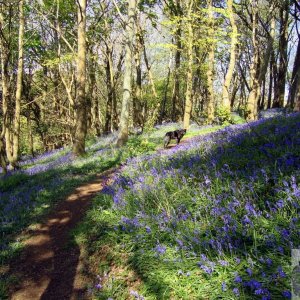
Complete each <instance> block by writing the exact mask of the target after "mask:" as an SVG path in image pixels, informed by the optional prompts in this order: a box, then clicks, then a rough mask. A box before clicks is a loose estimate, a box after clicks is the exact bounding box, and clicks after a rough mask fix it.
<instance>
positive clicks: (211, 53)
mask: <svg viewBox="0 0 300 300" xmlns="http://www.w3.org/2000/svg"><path fill="white" fill-rule="evenodd" d="M207 9H208V37H209V39H210V40H211V41H209V50H208V66H207V72H206V75H207V123H208V124H211V123H212V121H213V119H214V114H215V99H214V86H213V84H214V61H215V42H214V19H213V18H214V16H213V10H212V0H207Z"/></svg>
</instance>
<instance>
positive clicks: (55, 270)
mask: <svg viewBox="0 0 300 300" xmlns="http://www.w3.org/2000/svg"><path fill="white" fill-rule="evenodd" d="M189 139H190V138H186V139H184V140H183V141H181V143H180V144H184V143H186V142H187V141H188V140H189ZM174 146H175V144H171V145H169V146H168V147H167V149H159V150H158V152H160V153H161V152H165V151H168V150H169V149H171V148H173V147H174ZM117 170H119V167H115V168H111V169H109V170H107V171H104V172H103V173H101V174H99V175H97V176H96V179H95V180H93V181H91V182H88V183H85V184H83V185H81V186H79V187H77V188H76V189H75V190H74V192H72V193H71V194H70V195H69V196H68V197H67V198H66V199H65V200H63V201H61V202H60V203H59V204H58V205H57V206H56V207H55V208H54V210H53V211H52V212H51V213H50V214H49V215H48V216H46V217H45V218H44V220H45V221H43V222H41V223H39V224H35V225H34V227H31V228H29V229H28V230H26V231H25V233H23V235H24V234H25V235H26V236H28V239H27V240H25V242H24V250H23V252H22V254H21V256H20V257H19V259H15V260H14V261H13V263H12V264H11V265H10V270H9V273H10V276H11V278H13V285H11V287H10V291H9V294H10V295H9V299H12V300H28V299H30V300H35V299H36V300H38V299H41V300H52V299H53V300H58V299H74V300H75V299H89V298H90V297H89V295H88V291H87V286H88V285H92V284H93V281H94V280H95V277H96V274H90V272H89V271H88V272H86V271H85V269H86V267H87V266H85V264H84V252H85V251H84V249H80V247H79V246H78V245H77V244H76V243H72V241H71V240H70V233H71V231H72V230H73V229H74V228H75V227H76V226H77V225H78V224H79V223H80V222H81V221H82V220H83V218H84V215H85V213H86V211H87V210H88V208H89V206H90V203H91V200H92V198H93V197H94V196H95V195H96V194H98V193H99V192H101V190H102V189H103V188H104V187H105V186H107V185H109V184H111V183H112V181H113V179H112V178H113V176H114V175H115V173H116V171H117ZM87 274H90V275H91V276H89V275H87Z"/></svg>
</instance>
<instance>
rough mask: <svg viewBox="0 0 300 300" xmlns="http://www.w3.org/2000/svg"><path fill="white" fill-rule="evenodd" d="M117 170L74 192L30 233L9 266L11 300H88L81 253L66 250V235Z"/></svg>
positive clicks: (75, 247) (76, 247) (69, 249)
mask: <svg viewBox="0 0 300 300" xmlns="http://www.w3.org/2000/svg"><path fill="white" fill-rule="evenodd" d="M115 172H116V169H111V170H108V171H106V172H104V173H102V174H101V175H98V176H97V178H96V179H95V180H94V181H93V182H90V183H87V184H84V185H82V186H80V187H78V188H76V189H75V190H74V192H73V193H72V194H71V195H69V196H68V197H67V199H66V200H64V201H63V202H61V203H59V204H58V205H57V207H56V208H55V211H53V213H51V214H50V215H49V216H48V217H47V219H46V220H45V222H43V223H41V224H38V225H37V226H36V227H35V228H34V229H33V230H31V231H30V232H29V235H30V236H31V237H30V238H29V239H28V240H26V241H25V249H24V251H23V254H22V255H21V257H20V259H17V260H15V261H14V263H13V264H12V265H11V266H10V274H12V275H13V276H14V277H15V278H16V281H17V282H16V284H15V286H14V287H13V288H12V289H11V291H10V298H9V299H12V300H37V299H43V300H52V299H53V300H69V299H87V296H86V290H85V287H86V281H87V278H84V276H83V274H82V272H81V269H82V267H83V263H82V257H81V254H82V253H80V249H79V247H78V246H76V245H72V246H69V247H66V246H67V243H68V242H69V239H68V234H69V232H70V230H71V229H73V228H74V227H75V226H76V225H77V224H78V223H79V222H80V221H81V220H82V218H83V216H84V214H85V212H86V210H87V209H88V207H89V205H90V203H91V201H90V200H91V199H92V198H93V197H94V196H95V195H96V193H98V192H99V191H101V190H102V189H103V187H104V186H105V185H106V184H107V182H109V181H111V180H110V179H111V177H112V176H113V174H114V173H115Z"/></svg>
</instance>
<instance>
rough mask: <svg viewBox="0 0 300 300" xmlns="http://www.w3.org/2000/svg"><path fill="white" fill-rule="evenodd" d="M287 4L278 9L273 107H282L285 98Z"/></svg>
mask: <svg viewBox="0 0 300 300" xmlns="http://www.w3.org/2000/svg"><path fill="white" fill-rule="evenodd" d="M289 2H290V1H288V0H284V1H283V4H282V7H281V8H280V34H279V67H278V82H277V85H276V90H275V93H274V102H273V107H283V105H284V97H285V84H286V74H287V68H288V51H287V48H288V21H289Z"/></svg>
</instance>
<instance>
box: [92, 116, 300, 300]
mask: <svg viewBox="0 0 300 300" xmlns="http://www.w3.org/2000/svg"><path fill="white" fill-rule="evenodd" d="M299 126H300V117H299V114H292V115H290V116H288V117H281V118H277V119H270V120H259V121H256V122H252V123H250V124H243V125H237V126H229V127H226V128H224V129H222V130H219V131H218V132H215V133H211V134H208V135H205V136H199V137H195V138H193V139H190V140H187V141H186V142H185V143H182V144H179V145H178V146H176V147H172V148H171V149H168V150H164V151H160V152H159V153H155V154H153V155H145V156H144V157H143V156H140V157H138V158H133V159H131V160H130V161H129V162H128V164H127V165H126V166H124V167H123V168H122V170H121V171H120V173H119V176H118V177H117V178H116V180H115V182H114V184H113V186H112V187H108V188H106V189H105V191H104V194H105V195H104V196H102V199H103V201H105V203H106V202H107V198H108V199H111V201H113V207H112V210H110V214H111V215H113V216H114V217H113V219H114V220H116V219H117V220H118V225H117V226H116V225H115V226H114V230H115V235H116V241H117V240H119V242H117V243H116V245H115V246H114V248H115V251H113V252H115V254H114V255H118V254H117V253H118V251H121V249H123V250H122V251H125V252H127V253H128V255H129V262H128V265H129V266H131V267H132V268H133V269H134V271H135V272H137V274H139V276H140V277H141V278H142V281H143V283H142V284H141V286H140V290H143V291H144V293H143V294H142V295H145V296H146V295H152V296H154V295H155V296H156V297H159V298H161V299H169V298H171V297H172V295H173V294H176V297H175V298H183V299H188V298H189V297H190V298H194V297H195V298H197V297H200V296H201V297H208V298H209V297H212V298H214V297H219V296H221V297H223V298H224V299H229V298H239V297H242V298H247V297H248V298H249V299H250V298H251V299H256V298H257V297H265V299H269V298H272V299H273V298H274V299H275V298H276V299H277V298H278V299H281V298H284V297H287V298H288V295H289V294H290V291H289V289H290V287H289V280H290V251H291V248H297V247H299V240H300V236H299V231H298V230H297V228H299V216H298V210H299V207H300V206H299V205H300V204H299V196H300V192H299V167H300V157H299V146H300V137H299V132H300V130H299V129H300V127H299ZM97 203H99V204H98V205H99V208H100V209H101V195H99V200H98V202H97ZM106 211H108V210H106ZM110 214H108V215H109V216H110V218H112V216H111V215H110ZM99 218H100V219H101V217H100V216H99ZM107 218H108V217H107ZM102 219H106V218H105V217H102ZM107 222H108V223H109V219H107ZM100 224H101V223H100ZM106 230H108V232H110V231H109V230H110V229H109V227H108V228H107V229H104V230H103V231H102V232H105V231H106ZM109 237H110V239H109ZM113 237H114V234H113V233H112V232H110V233H107V238H108V241H109V240H111V242H112V241H113V240H114V238H113ZM99 239H101V236H100V237H99ZM117 245H118V246H117ZM118 247H120V250H117V249H118ZM196 282H197V284H196ZM103 292H105V293H106V294H109V288H108V287H103ZM101 293H102V291H99V295H101Z"/></svg>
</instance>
